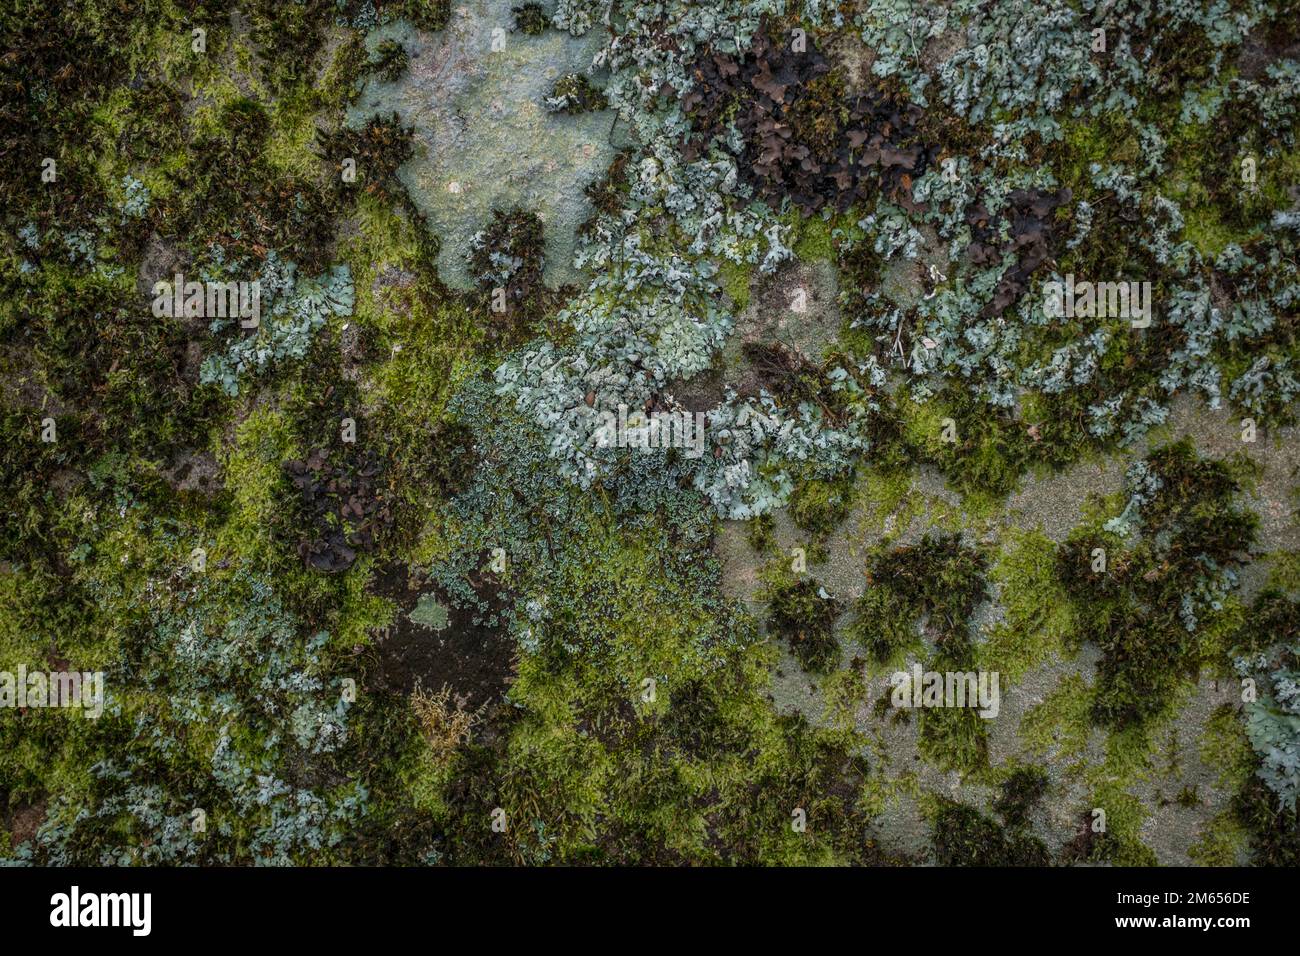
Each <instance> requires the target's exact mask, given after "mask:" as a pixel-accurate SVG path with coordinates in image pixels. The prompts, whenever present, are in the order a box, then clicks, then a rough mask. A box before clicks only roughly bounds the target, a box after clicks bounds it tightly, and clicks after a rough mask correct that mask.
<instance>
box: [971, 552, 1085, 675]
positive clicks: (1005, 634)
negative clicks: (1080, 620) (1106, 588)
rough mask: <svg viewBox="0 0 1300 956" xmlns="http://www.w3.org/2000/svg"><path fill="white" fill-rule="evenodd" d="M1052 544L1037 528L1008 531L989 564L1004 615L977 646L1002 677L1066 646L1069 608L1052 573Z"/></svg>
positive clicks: (1071, 613) (1019, 671)
mask: <svg viewBox="0 0 1300 956" xmlns="http://www.w3.org/2000/svg"><path fill="white" fill-rule="evenodd" d="M1055 557H1056V546H1055V545H1054V544H1053V543H1052V542H1051V541H1050V540H1049V539H1048V538H1046V537H1045V536H1043V535H1042V534H1039V533H1037V532H1026V531H1015V530H1013V531H1012V532H1010V534H1009V536H1008V538H1007V541H1006V543H1005V546H1004V549H1003V551H1002V554H1001V556H1000V557H999V559H998V562H997V564H996V565H995V566H994V569H993V577H994V580H996V581H997V582H998V585H999V594H1000V595H1001V598H1000V601H1001V605H1002V608H1003V610H1004V617H1003V619H1002V620H1001V621H999V622H998V623H997V624H996V625H995V626H994V628H993V630H992V632H991V634H990V635H989V638H988V641H987V642H986V643H985V645H984V646H983V648H981V653H980V659H981V662H982V663H983V665H984V666H985V667H987V668H989V669H991V670H996V671H998V672H999V673H1000V674H1002V675H1003V676H1004V677H1006V678H1007V679H1008V680H1012V681H1014V680H1018V679H1019V678H1020V677H1021V676H1023V675H1024V674H1025V673H1026V672H1027V671H1029V670H1031V669H1033V668H1034V667H1037V666H1038V665H1040V664H1043V663H1045V662H1046V661H1048V660H1049V659H1050V658H1051V656H1052V655H1053V654H1055V653H1061V652H1063V651H1064V650H1065V649H1066V642H1067V639H1068V638H1069V637H1070V636H1071V635H1072V634H1073V633H1074V630H1075V628H1076V626H1077V625H1076V622H1075V619H1074V615H1075V610H1074V607H1073V605H1072V604H1071V603H1070V601H1069V600H1068V597H1067V595H1066V592H1065V589H1064V588H1063V587H1062V586H1061V584H1060V582H1059V581H1058V580H1057V578H1056V574H1055V567H1054V565H1055Z"/></svg>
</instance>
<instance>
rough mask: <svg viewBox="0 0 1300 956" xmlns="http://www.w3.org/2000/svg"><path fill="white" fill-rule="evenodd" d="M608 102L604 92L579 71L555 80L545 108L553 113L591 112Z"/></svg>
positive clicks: (602, 107)
mask: <svg viewBox="0 0 1300 956" xmlns="http://www.w3.org/2000/svg"><path fill="white" fill-rule="evenodd" d="M607 105H608V103H607V102H606V100H605V93H604V91H602V90H601V89H600V88H599V87H598V86H596V85H595V84H594V83H592V82H591V80H589V79H587V77H586V76H584V75H583V74H581V73H567V74H565V75H564V76H562V77H560V78H559V79H558V80H556V81H555V86H554V87H553V88H552V89H551V95H550V96H548V97H547V98H546V108H547V109H549V110H551V111H552V112H554V113H568V114H570V115H572V114H576V113H592V112H595V111H596V110H603V109H604V108H605V107H606V106H607Z"/></svg>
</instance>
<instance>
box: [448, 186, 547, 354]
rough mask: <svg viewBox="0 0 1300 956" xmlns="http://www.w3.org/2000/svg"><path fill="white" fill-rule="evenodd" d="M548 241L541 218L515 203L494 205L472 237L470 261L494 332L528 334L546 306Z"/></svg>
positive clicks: (508, 337)
mask: <svg viewBox="0 0 1300 956" xmlns="http://www.w3.org/2000/svg"><path fill="white" fill-rule="evenodd" d="M544 246H545V236H544V234H543V231H542V221H541V219H539V218H538V216H537V214H536V213H533V212H528V211H527V210H524V209H520V208H517V207H516V208H514V209H510V210H503V209H494V210H492V221H491V222H490V223H489V224H488V226H487V228H485V229H484V230H483V231H481V232H479V233H477V234H476V235H475V236H474V238H473V239H472V240H471V243H470V253H469V256H468V257H467V261H468V263H469V268H470V272H471V273H472V274H473V276H474V281H475V284H476V285H477V286H478V289H479V291H480V293H482V295H481V297H480V304H479V308H481V309H482V310H483V311H484V313H485V314H486V315H488V316H489V317H490V319H491V329H492V332H493V335H494V337H496V338H500V339H505V340H511V339H513V338H514V337H515V336H517V335H521V334H525V333H526V332H527V331H528V329H529V328H530V327H531V324H532V323H534V322H536V321H537V320H538V319H540V318H541V316H542V315H543V314H544V313H545V312H547V311H548V307H549V304H550V301H551V296H549V295H548V293H547V289H546V285H545V283H544V282H543V281H542V267H543V264H544V263H543V256H544Z"/></svg>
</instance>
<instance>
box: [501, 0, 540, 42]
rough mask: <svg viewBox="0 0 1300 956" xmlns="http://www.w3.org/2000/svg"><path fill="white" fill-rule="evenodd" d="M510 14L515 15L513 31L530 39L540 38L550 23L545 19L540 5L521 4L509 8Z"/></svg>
mask: <svg viewBox="0 0 1300 956" xmlns="http://www.w3.org/2000/svg"><path fill="white" fill-rule="evenodd" d="M510 12H511V13H513V14H514V15H515V29H516V30H518V31H519V32H520V33H525V34H527V35H528V36H530V37H536V36H541V35H542V34H543V33H545V32H546V28H547V27H548V26H550V21H549V20H547V19H546V11H545V10H543V9H542V5H541V4H540V3H525V4H521V5H520V6H517V7H511V8H510Z"/></svg>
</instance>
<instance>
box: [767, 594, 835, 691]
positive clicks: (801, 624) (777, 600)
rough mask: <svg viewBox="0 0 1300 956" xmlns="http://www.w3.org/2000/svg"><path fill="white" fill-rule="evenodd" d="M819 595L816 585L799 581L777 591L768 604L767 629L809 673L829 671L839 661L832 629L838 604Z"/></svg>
mask: <svg viewBox="0 0 1300 956" xmlns="http://www.w3.org/2000/svg"><path fill="white" fill-rule="evenodd" d="M823 593H824V592H823V589H822V588H821V586H820V585H819V584H818V583H817V582H816V581H814V580H812V579H811V578H803V579H801V580H799V581H795V582H793V583H791V584H785V585H782V586H780V587H778V588H777V589H776V590H775V591H774V592H773V594H772V595H771V597H770V598H769V600H768V626H769V627H770V628H772V630H774V631H775V632H776V633H778V634H780V635H781V636H782V637H783V638H785V639H786V641H788V642H789V644H790V650H791V651H793V652H794V655H795V656H796V657H797V658H799V662H800V663H801V664H802V665H803V666H804V667H805V668H806V669H808V670H811V671H825V670H829V669H830V668H832V667H833V666H834V665H835V664H836V662H837V661H838V659H839V651H840V647H839V643H838V642H837V641H836V640H835V631H834V625H835V619H836V618H837V617H838V616H839V613H840V602H839V601H837V600H835V599H834V598H832V597H824V596H823Z"/></svg>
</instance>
